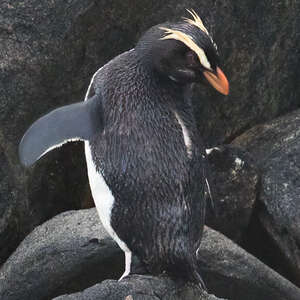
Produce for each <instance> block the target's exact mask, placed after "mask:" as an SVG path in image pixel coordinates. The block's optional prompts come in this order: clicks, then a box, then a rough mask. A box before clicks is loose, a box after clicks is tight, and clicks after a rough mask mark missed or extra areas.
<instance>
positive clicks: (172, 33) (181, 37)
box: [160, 27, 211, 70]
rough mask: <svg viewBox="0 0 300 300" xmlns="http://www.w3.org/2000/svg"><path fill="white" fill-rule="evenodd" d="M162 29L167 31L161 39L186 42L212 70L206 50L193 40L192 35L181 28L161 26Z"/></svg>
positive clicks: (203, 63) (205, 65) (204, 64)
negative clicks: (174, 28)
mask: <svg viewBox="0 0 300 300" xmlns="http://www.w3.org/2000/svg"><path fill="white" fill-rule="evenodd" d="M160 29H161V30H164V31H165V33H166V35H165V36H164V37H162V38H160V39H161V40H168V39H173V40H177V41H180V42H182V43H184V44H185V45H186V46H187V47H188V48H190V49H191V50H192V51H194V52H195V53H196V54H197V56H198V58H199V61H200V63H201V64H202V65H203V66H204V67H205V68H206V69H209V70H211V65H210V63H209V61H208V59H207V56H206V54H205V52H204V50H203V49H202V48H200V47H199V46H197V44H196V43H195V42H194V41H193V39H192V37H191V36H189V35H188V34H186V33H183V32H181V31H179V30H173V29H169V28H166V27H160Z"/></svg>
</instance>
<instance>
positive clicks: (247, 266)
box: [198, 227, 300, 300]
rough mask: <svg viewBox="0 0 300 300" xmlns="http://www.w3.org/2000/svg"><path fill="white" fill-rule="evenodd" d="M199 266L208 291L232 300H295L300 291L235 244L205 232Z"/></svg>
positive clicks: (211, 232) (209, 230)
mask: <svg viewBox="0 0 300 300" xmlns="http://www.w3.org/2000/svg"><path fill="white" fill-rule="evenodd" d="M198 253H199V257H198V259H199V264H200V267H201V269H202V275H203V279H204V282H205V283H206V285H207V287H208V290H209V291H211V292H212V293H213V294H215V295H216V296H219V297H225V298H228V299H230V300H240V299H243V300H253V299H257V300H258V299H263V300H282V299H285V300H292V299H293V300H296V299H300V289H299V288H297V287H296V286H294V285H293V284H292V283H290V282H289V281H288V280H286V279H285V278H283V277H282V276H281V275H279V274H278V273H276V272H275V271H273V270H272V269H271V268H269V267H267V266H266V265H265V264H263V263H262V262H261V261H259V260H258V259H257V258H255V257H254V256H252V255H251V254H249V253H247V252H246V251H245V250H243V249H242V248H240V247H239V246H237V245H236V244H234V243H233V242H232V241H231V240H229V239H228V238H226V237H225V236H223V235H222V234H221V233H218V232H217V231H214V230H212V229H210V228H208V227H206V228H205V229H204V235H203V239H202V243H201V245H200V249H199V252H198Z"/></svg>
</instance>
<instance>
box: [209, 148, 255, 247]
mask: <svg viewBox="0 0 300 300" xmlns="http://www.w3.org/2000/svg"><path fill="white" fill-rule="evenodd" d="M207 157H208V160H209V163H210V176H209V179H210V180H209V185H210V189H211V194H212V198H213V202H214V206H215V212H213V211H212V210H210V209H208V210H207V213H206V224H207V225H208V226H209V227H211V228H213V229H215V230H218V231H219V232H222V233H223V234H225V235H226V236H227V237H229V238H231V239H232V240H234V241H236V242H238V241H241V238H242V236H243V234H244V233H245V230H246V228H247V227H248V225H249V222H250V218H251V215H252V211H253V208H254V204H255V200H256V197H257V184H258V177H259V176H258V171H257V169H256V167H255V164H254V162H253V159H252V157H250V156H249V154H247V153H246V152H245V151H243V150H241V149H239V148H234V147H232V146H220V147H216V148H213V149H210V150H209V154H208V156H207Z"/></svg>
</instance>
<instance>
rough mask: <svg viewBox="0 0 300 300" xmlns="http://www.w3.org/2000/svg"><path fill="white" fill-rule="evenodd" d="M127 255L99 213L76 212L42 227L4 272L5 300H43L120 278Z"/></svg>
mask: <svg viewBox="0 0 300 300" xmlns="http://www.w3.org/2000/svg"><path fill="white" fill-rule="evenodd" d="M123 260H124V257H123V253H122V251H121V250H120V249H119V248H118V247H117V246H116V245H115V243H114V242H113V241H112V240H111V238H109V237H108V234H107V233H106V232H105V230H104V229H103V228H102V226H101V225H100V220H99V217H98V215H97V213H96V210H95V209H94V208H93V209H89V210H81V211H70V212H65V213H62V214H60V215H59V216H57V217H54V218H53V219H51V220H50V221H48V222H46V223H44V224H43V225H41V226H38V227H37V228H36V229H35V230H34V231H33V232H32V233H31V234H30V235H29V236H27V237H26V238H25V240H24V241H23V242H22V243H21V245H20V246H19V247H18V249H17V250H16V251H15V252H14V253H13V254H12V256H11V257H10V258H9V259H8V260H7V262H6V263H5V264H4V265H3V267H2V268H1V269H0V299H3V300H4V299H5V300H13V299H15V300H17V299H18V300H19V299H23V300H25V299H28V300H29V299H30V300H34V299H37V300H41V299H49V298H51V297H55V296H58V295H61V294H63V293H66V292H76V291H79V290H82V289H84V288H87V287H89V286H91V285H93V284H95V283H97V282H101V281H102V280H103V279H105V278H119V277H120V276H121V269H122V268H123V263H124V262H123Z"/></svg>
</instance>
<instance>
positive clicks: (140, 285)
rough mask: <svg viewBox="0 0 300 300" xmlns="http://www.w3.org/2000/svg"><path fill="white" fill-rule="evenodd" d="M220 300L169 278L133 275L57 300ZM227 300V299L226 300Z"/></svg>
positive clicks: (195, 287)
mask: <svg viewBox="0 0 300 300" xmlns="http://www.w3.org/2000/svg"><path fill="white" fill-rule="evenodd" d="M98 299H99V300H101V299H103V300H105V299H106V300H120V299H124V300H160V299H161V300H218V299H221V298H217V297H215V296H213V295H210V294H207V293H206V292H204V291H202V290H200V289H199V288H198V287H197V286H195V285H183V284H176V283H175V282H174V281H172V280H171V279H169V278H167V277H161V278H159V277H152V276H141V275H131V276H129V277H127V278H125V279H124V280H122V281H120V282H118V281H113V280H105V281H103V282H102V283H100V284H96V285H95V286H93V287H91V288H88V289H86V290H84V291H83V292H80V293H76V294H72V295H63V296H60V297H57V298H55V300H98ZM222 299H223V298H222ZM224 300H225V299H224Z"/></svg>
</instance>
